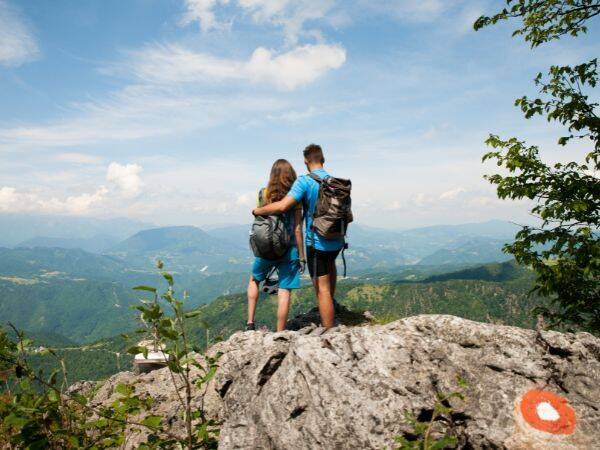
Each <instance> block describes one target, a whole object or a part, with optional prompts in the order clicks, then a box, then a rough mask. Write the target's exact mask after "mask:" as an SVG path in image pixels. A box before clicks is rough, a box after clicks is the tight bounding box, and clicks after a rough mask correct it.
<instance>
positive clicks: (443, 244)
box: [208, 220, 519, 273]
mask: <svg viewBox="0 0 600 450" xmlns="http://www.w3.org/2000/svg"><path fill="white" fill-rule="evenodd" d="M249 230H250V225H249V224H247V225H227V226H223V227H215V228H213V229H211V230H210V231H209V232H208V233H209V234H210V235H211V236H214V237H216V238H218V239H220V240H223V241H228V242H231V243H232V244H235V245H237V246H238V247H240V248H244V249H247V248H248V233H249ZM518 230H519V227H518V226H516V225H514V224H512V223H509V222H504V221H500V220H492V221H488V222H483V223H468V224H461V225H436V226H431V227H421V228H413V229H408V230H388V229H383V228H375V227H368V226H364V225H361V224H357V223H353V224H352V225H351V226H350V227H349V230H348V237H347V240H348V243H349V244H350V248H349V250H348V252H347V257H348V264H349V266H350V267H351V268H352V270H353V271H354V273H357V272H358V273H362V272H364V271H365V270H369V271H371V270H373V269H395V268H397V267H398V266H402V265H408V264H427V265H435V264H481V263H486V262H493V261H506V260H508V259H509V257H506V255H504V254H503V253H502V252H500V251H498V249H499V248H501V247H502V246H503V244H504V243H506V242H508V241H510V240H511V239H512V238H514V235H515V233H516V232H517V231H518ZM474 242H477V243H478V244H477V245H480V246H481V248H480V249H479V250H478V251H475V249H474V248H473V247H474V246H473V243H474ZM438 252H439V253H438ZM477 253H478V254H477Z"/></svg>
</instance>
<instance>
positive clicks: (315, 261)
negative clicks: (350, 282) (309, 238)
mask: <svg viewBox="0 0 600 450" xmlns="http://www.w3.org/2000/svg"><path fill="white" fill-rule="evenodd" d="M340 252H341V249H340V250H335V251H332V252H326V251H323V250H315V249H314V248H313V247H308V248H307V249H306V265H307V266H308V272H309V273H310V277H311V278H314V277H315V268H316V272H317V277H322V276H324V275H329V273H330V272H331V268H332V266H335V259H336V258H337V257H338V255H339V254H340Z"/></svg>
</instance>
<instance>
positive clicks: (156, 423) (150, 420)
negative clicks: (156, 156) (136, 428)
mask: <svg viewBox="0 0 600 450" xmlns="http://www.w3.org/2000/svg"><path fill="white" fill-rule="evenodd" d="M162 420H163V418H162V417H161V416H147V417H144V420H142V423H143V424H144V425H146V426H147V427H150V428H158V427H160V425H161V423H162Z"/></svg>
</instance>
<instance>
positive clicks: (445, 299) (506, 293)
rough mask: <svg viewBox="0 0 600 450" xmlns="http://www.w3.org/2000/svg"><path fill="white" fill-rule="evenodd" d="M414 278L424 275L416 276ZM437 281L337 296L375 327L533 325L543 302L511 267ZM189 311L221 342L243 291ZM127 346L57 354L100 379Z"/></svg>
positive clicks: (239, 325)
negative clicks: (451, 321) (448, 319)
mask: <svg viewBox="0 0 600 450" xmlns="http://www.w3.org/2000/svg"><path fill="white" fill-rule="evenodd" d="M417 275H418V276H420V277H422V278H427V277H424V276H423V273H421V272H417ZM438 277H439V279H436V278H435V277H429V278H428V279H423V280H422V281H419V282H410V281H408V280H407V279H406V274H397V276H396V278H394V277H393V276H392V275H391V274H386V275H385V277H384V278H377V277H374V278H367V279H352V280H343V281H341V282H340V284H339V288H338V294H337V299H338V301H339V303H340V304H342V305H344V306H345V307H346V308H347V309H349V310H351V311H355V312H362V311H369V312H370V313H371V314H372V315H373V316H374V317H375V321H381V322H387V321H392V320H396V319H399V318H402V317H406V316H411V315H416V314H453V315H457V316H461V317H465V318H468V319H472V320H478V321H483V322H494V323H503V324H507V325H516V326H521V327H532V326H533V325H534V323H535V320H534V318H533V316H532V315H531V314H530V311H531V309H532V308H533V307H534V306H536V305H538V304H539V303H540V302H541V301H542V300H541V299H539V298H536V297H528V295H527V294H528V291H529V290H530V288H531V283H532V275H531V273H530V271H529V270H527V269H524V268H521V267H518V266H515V265H514V263H503V264H491V265H485V266H481V267H477V268H471V269H466V270H460V271H456V272H452V273H449V274H446V275H438ZM176 283H177V278H176ZM176 285H177V284H176ZM191 300H192V299H190V300H188V301H191ZM188 304H189V305H192V304H193V303H188ZM315 304H316V302H315V298H314V293H313V290H312V288H310V287H305V288H302V289H300V290H299V291H297V292H296V293H295V294H294V299H293V302H292V307H291V311H290V318H293V317H294V316H295V315H297V314H300V313H304V312H307V311H309V310H311V309H312V308H313V307H314V306H315ZM276 308H277V299H276V297H264V298H262V299H261V300H260V303H259V306H258V309H257V314H256V322H257V324H258V326H263V325H264V326H267V327H269V328H271V329H273V327H274V324H275V311H276ZM196 311H198V312H199V315H198V316H196V317H194V318H192V319H189V331H190V334H191V336H192V338H193V339H194V341H195V342H196V343H197V344H200V345H202V346H204V345H205V344H206V326H207V325H208V327H209V334H210V339H211V340H214V339H215V338H217V337H221V338H227V337H229V336H230V335H231V334H232V333H234V332H236V331H239V330H242V329H244V326H245V322H246V296H245V294H243V293H239V294H233V295H226V296H221V297H219V298H217V299H216V300H214V301H213V302H211V303H209V304H206V305H203V306H200V307H199V308H197V309H196ZM128 320H130V322H128V324H135V322H134V321H133V320H132V319H128ZM132 343H133V340H130V341H129V342H127V341H125V340H124V339H123V338H122V337H119V336H117V337H113V338H111V339H105V340H101V341H99V342H97V343H95V344H92V345H88V346H85V347H82V348H67V349H61V350H59V353H60V354H61V355H63V356H64V357H65V359H66V362H67V367H68V369H69V374H70V375H69V379H70V381H74V380H78V379H100V378H103V377H106V376H108V375H110V374H112V373H115V372H116V371H117V370H118V368H120V369H121V370H126V369H129V368H130V367H131V357H130V356H127V355H125V350H126V348H127V347H128V345H130V344H132ZM117 352H118V353H120V356H119V359H117V356H116V353H117ZM33 358H34V361H35V363H36V365H37V366H38V367H44V368H45V369H46V370H50V369H51V368H53V367H56V362H54V361H52V359H51V358H50V357H48V356H40V355H35V356H34V357H33ZM118 363H119V366H117V364H118Z"/></svg>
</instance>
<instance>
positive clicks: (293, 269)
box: [246, 159, 305, 331]
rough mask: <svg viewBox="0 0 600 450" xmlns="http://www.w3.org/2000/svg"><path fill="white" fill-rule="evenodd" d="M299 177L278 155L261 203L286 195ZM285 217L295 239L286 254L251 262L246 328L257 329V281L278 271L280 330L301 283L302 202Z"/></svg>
mask: <svg viewBox="0 0 600 450" xmlns="http://www.w3.org/2000/svg"><path fill="white" fill-rule="evenodd" d="M294 181H296V172H295V171H294V168H293V167H292V165H291V164H290V163H289V162H288V161H286V160H285V159H278V160H277V161H275V163H274V164H273V167H272V168H271V176H270V178H269V183H268V185H267V187H266V188H264V189H262V190H261V191H260V193H259V195H258V206H259V207H260V206H263V205H266V204H269V203H273V202H277V201H279V200H281V199H282V198H283V197H285V196H286V195H287V193H288V191H289V190H290V188H291V187H292V184H294ZM284 221H285V223H286V224H287V225H288V227H289V229H290V232H291V233H290V234H291V235H292V242H291V246H290V249H289V250H288V252H287V253H286V255H285V256H284V257H283V258H281V259H280V260H278V261H270V260H267V259H264V258H259V257H256V258H255V259H254V265H253V266H252V276H251V277H250V283H248V323H247V324H246V330H254V329H255V326H254V313H255V311H256V302H257V301H258V295H259V289H258V285H259V283H261V282H262V281H264V280H265V279H266V278H267V276H268V275H269V273H270V272H271V270H272V269H273V268H276V269H277V270H278V271H279V291H278V293H277V300H278V302H277V331H282V330H285V324H286V322H287V315H288V311H289V307H290V297H291V290H292V289H298V288H299V287H300V267H301V264H300V261H305V257H304V242H303V238H302V206H301V205H298V206H297V207H296V208H294V209H291V210H290V211H288V212H286V213H285V216H284Z"/></svg>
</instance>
